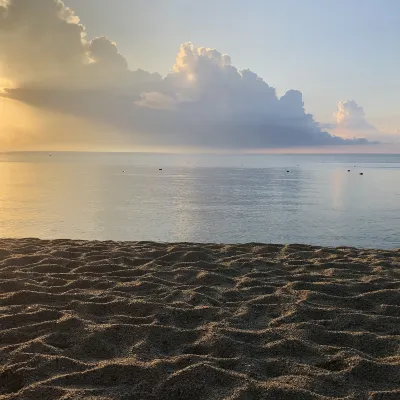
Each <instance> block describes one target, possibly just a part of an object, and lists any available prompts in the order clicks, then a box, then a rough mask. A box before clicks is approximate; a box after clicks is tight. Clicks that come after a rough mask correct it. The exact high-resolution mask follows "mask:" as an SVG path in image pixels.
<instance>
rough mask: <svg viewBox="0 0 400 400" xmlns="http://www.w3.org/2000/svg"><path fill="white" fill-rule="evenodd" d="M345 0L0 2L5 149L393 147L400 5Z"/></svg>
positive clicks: (0, 127)
mask: <svg viewBox="0 0 400 400" xmlns="http://www.w3.org/2000/svg"><path fill="white" fill-rule="evenodd" d="M342 1H343V0H339V3H341V2H342ZM357 4H358V3H357ZM346 5H348V7H347V8H346V15H343V16H342V18H341V22H342V24H343V27H345V31H340V32H338V31H332V30H331V29H332V28H334V27H335V26H336V24H337V22H338V16H337V15H336V14H335V10H336V9H337V6H338V3H337V1H336V2H333V1H327V2H325V3H324V4H323V5H316V4H315V3H313V2H311V1H305V2H303V3H302V4H299V3H296V2H295V1H293V0H285V1H282V2H277V1H276V0H268V1H265V2H261V1H259V0H253V1H252V3H251V7H248V8H246V7H245V6H244V5H243V4H242V3H241V2H238V1H232V2H227V1H225V0H224V1H221V2H219V3H218V4H213V3H212V2H210V1H208V0H207V1H204V2H201V4H200V2H197V1H194V2H192V3H191V5H190V7H189V6H188V4H187V3H185V2H183V1H182V0H178V1H177V2H174V3H173V4H172V3H170V4H165V3H163V2H161V1H158V2H155V4H153V5H149V3H148V2H144V1H142V0H136V1H133V2H132V1H127V0H121V1H119V2H118V3H111V2H108V1H104V0H100V1H93V0H88V1H86V2H84V3H82V2H79V1H76V0H65V1H64V2H62V1H61V0H37V1H35V2H29V1H27V0H0V151H102V152H103V151H105V152H106V151H133V152H167V153H170V152H178V153H179V152H187V153H193V152H206V153H208V152H217V153H224V152H240V153H248V152H252V153H265V154H269V153H305V152H310V153H318V152H319V153H366V154H368V153H386V154H387V153H394V154H395V153H400V131H399V126H400V110H399V109H398V103H397V102H396V101H397V92H398V89H399V88H400V87H399V82H400V79H399V72H398V70H397V69H396V68H392V66H394V65H396V57H397V56H395V55H394V54H395V46H396V43H397V41H398V39H399V38H400V29H399V28H398V26H400V25H399V24H398V19H399V18H398V17H396V15H400V13H399V11H400V5H399V4H394V2H391V1H390V0H386V1H383V2H381V3H379V5H378V4H377V3H376V2H373V1H367V2H366V3H365V4H364V5H363V7H362V8H361V7H359V6H358V5H356V3H355V2H350V3H346ZM288 10H290V12H288ZM396 11H397V12H398V13H397V14H396ZM311 13H314V14H315V16H316V17H317V18H315V17H314V14H313V16H311ZM225 16H229V18H230V22H227V21H226V20H225V19H226V18H224V17H225ZM262 16H264V19H265V20H266V21H267V23H269V24H271V27H270V28H268V29H267V28H265V27H264V25H265V21H263V19H262ZM318 17H320V18H324V23H325V25H324V26H322V25H321V23H320V22H315V21H316V19H318ZM204 18H207V21H208V22H209V23H208V24H207V25H204V24H202V23H201V21H202V20H203V19H204ZM296 18H298V19H296ZM189 21H190V23H189ZM277 21H279V24H277ZM371 21H373V22H374V23H375V24H376V26H379V27H380V30H379V32H378V30H375V29H371V26H370V23H371ZM311 22H315V24H316V25H315V28H314V29H315V30H316V29H319V30H320V35H317V36H318V38H316V36H315V32H314V30H313V29H311V28H309V27H308V24H310V23H311ZM235 24H236V25H235ZM235 26H236V27H239V26H240V27H244V28H248V32H246V29H244V30H241V36H240V37H239V36H238V32H236V31H234V30H232V28H233V27H235ZM39 27H40V28H39ZM228 28H229V29H228ZM278 28H282V29H281V30H278ZM150 29H153V30H152V31H151V30H150ZM255 29H259V33H260V35H259V36H257V35H255ZM114 37H115V39H114ZM114 40H115V41H114ZM190 40H192V41H193V42H190ZM366 40H368V41H369V43H370V46H367V47H365V46H364V43H365V41H366ZM214 42H215V45H216V46H218V47H217V48H216V49H215V48H214V47H213V45H214ZM120 43H121V47H120ZM339 43H340V44H339ZM249 44H250V46H249ZM324 46H327V48H329V47H330V48H331V49H334V48H335V46H339V47H340V50H341V52H339V53H337V55H336V58H335V59H332V58H331V57H330V56H329V52H328V53H327V49H324ZM173 49H175V50H173ZM167 50H168V52H170V54H169V55H168V54H167V53H166V52H167ZM321 52H322V53H321ZM226 53H228V54H229V55H228V54H226ZM244 54H245V55H246V57H244ZM322 54H323V56H324V57H326V58H325V60H326V61H323V62H322V61H321V60H322V58H321V57H322ZM377 55H379V56H380V63H379V64H377V63H376V57H377ZM174 59H175V60H174ZM168 65H169V66H168ZM373 66H374V68H372V67H373ZM248 68H250V69H248ZM253 68H255V72H253ZM364 107H365V108H364Z"/></svg>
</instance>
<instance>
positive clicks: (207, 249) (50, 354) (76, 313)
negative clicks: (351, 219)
mask: <svg viewBox="0 0 400 400" xmlns="http://www.w3.org/2000/svg"><path fill="white" fill-rule="evenodd" d="M0 289H1V290H0V360H1V366H0V400H11V399H38V398H45V399H82V398H89V397H91V398H93V399H99V400H100V399H101V400H105V399H110V400H111V399H130V398H135V399H143V400H144V399H151V400H153V399H154V400H155V399H177V400H179V399H182V400H183V399H194V400H196V399H199V400H200V399H210V400H211V399H221V400H228V399H232V400H245V399H269V398H276V399H285V400H286V399H288V400H289V399H307V400H308V399H310V400H314V399H318V400H330V399H350V400H352V399H354V400H356V399H361V398H365V399H371V400H378V399H384V400H391V399H395V398H396V399H397V398H400V249H394V250H386V249H357V248H353V247H322V246H311V245H302V244H289V245H279V244H261V243H247V244H213V243H208V244H204V243H185V242H183V243H156V242H134V241H132V242H118V241H84V240H69V239H55V240H40V239H35V238H25V239H0Z"/></svg>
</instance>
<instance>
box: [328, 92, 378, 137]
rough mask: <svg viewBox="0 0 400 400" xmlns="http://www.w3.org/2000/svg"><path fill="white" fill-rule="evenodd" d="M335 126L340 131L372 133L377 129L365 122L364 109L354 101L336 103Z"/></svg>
mask: <svg viewBox="0 0 400 400" xmlns="http://www.w3.org/2000/svg"><path fill="white" fill-rule="evenodd" d="M335 117H336V121H337V126H338V128H340V129H348V130H351V131H356V132H360V131H372V132H377V129H376V128H375V127H374V126H373V125H371V124H370V123H368V122H367V120H366V118H365V112H364V109H363V108H362V107H361V106H359V105H358V104H357V103H356V102H355V101H354V100H342V101H340V102H339V103H338V111H337V113H336V114H335Z"/></svg>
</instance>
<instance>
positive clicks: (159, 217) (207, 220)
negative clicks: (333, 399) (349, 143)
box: [0, 153, 400, 249]
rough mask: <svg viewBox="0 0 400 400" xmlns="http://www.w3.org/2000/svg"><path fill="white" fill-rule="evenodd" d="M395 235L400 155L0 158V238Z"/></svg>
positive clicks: (322, 241)
mask: <svg viewBox="0 0 400 400" xmlns="http://www.w3.org/2000/svg"><path fill="white" fill-rule="evenodd" d="M159 168H162V171H159ZM348 169H350V170H351V172H347V170H348ZM287 171H290V172H287ZM360 172H363V173H364V175H362V176H361V175H359V173H360ZM399 231H400V155H262V156H232V155H229V156H227V155H222V156H221V155H215V156H204V155H179V156H175V155H157V154H128V153H125V154H121V153H118V154H116V153H107V154H94V153H92V154H88V153H52V154H51V155H50V154H49V153H12V154H10V153H9V154H5V153H4V154H0V236H2V237H39V238H77V239H99V240H103V239H112V240H152V241H171V242H175V241H195V242H225V243H236V242H273V243H294V242H296V243H307V244H318V245H327V246H339V245H348V246H357V247H377V248H389V249H390V248H398V247H400V235H399V233H400V232H399Z"/></svg>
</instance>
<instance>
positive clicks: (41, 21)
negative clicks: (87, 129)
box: [0, 0, 368, 149]
mask: <svg viewBox="0 0 400 400" xmlns="http://www.w3.org/2000/svg"><path fill="white" fill-rule="evenodd" d="M0 76H1V77H2V79H3V80H9V81H11V82H12V86H13V87H12V88H7V89H6V90H5V93H3V96H5V97H8V98H10V99H15V100H18V101H21V102H24V103H26V104H29V105H32V106H35V107H39V108H42V109H46V110H53V111H57V112H60V113H64V114H67V115H73V116H77V117H82V118H87V119H90V120H93V121H95V122H96V123H102V124H104V125H105V126H110V127H113V128H114V129H116V130H118V131H120V132H124V133H125V134H126V135H127V136H129V137H130V138H131V140H132V143H135V144H142V145H153V144H157V146H160V145H162V146H186V147H187V146H189V147H190V146H196V147H199V146H200V147H206V148H212V147H214V148H226V149H260V148H287V147H296V146H327V145H352V144H366V143H368V142H367V141H366V140H365V139H343V138H340V137H337V136H334V135H332V134H329V133H328V132H326V131H325V130H324V129H322V128H321V126H320V125H319V124H318V123H317V122H316V121H315V120H314V118H313V116H312V115H311V114H307V113H306V112H305V109H304V103H303V96H302V93H301V92H300V91H298V90H289V91H288V92H287V93H286V94H285V95H284V96H282V97H278V96H277V95H276V91H275V89H274V88H273V87H271V86H269V85H268V84H267V83H266V82H265V81H264V80H263V79H262V78H260V77H259V76H258V75H257V74H255V73H254V72H252V71H250V70H238V69H237V68H236V67H235V66H234V65H232V61H231V58H230V57H229V56H228V55H226V54H222V53H220V52H219V51H217V50H215V49H210V48H205V47H196V46H195V45H193V44H192V43H184V44H182V45H181V46H180V49H179V52H178V54H177V57H176V62H175V65H174V66H173V68H172V72H171V73H169V74H168V75H167V76H165V77H161V75H159V74H157V73H149V72H147V71H143V70H137V71H132V70H130V69H129V66H128V63H127V61H126V59H125V58H124V57H123V55H121V54H120V53H119V51H118V48H117V46H116V44H115V43H113V42H112V41H111V40H109V39H108V38H107V37H104V36H103V37H98V38H95V39H93V40H91V41H88V40H87V39H86V34H85V27H84V26H83V25H82V24H80V21H79V18H78V17H77V16H76V15H75V13H74V12H73V10H71V9H69V8H68V7H66V6H65V5H64V3H63V2H62V1H61V0H35V1H32V0H8V1H4V0H0ZM340 104H341V105H340V108H339V112H338V116H337V118H338V124H345V125H346V126H353V125H357V124H358V125H361V124H362V121H364V123H365V124H366V122H365V120H364V119H363V118H364V115H363V112H362V109H360V107H358V106H357V104H356V103H354V102H342V103H340ZM339 120H340V121H339Z"/></svg>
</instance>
